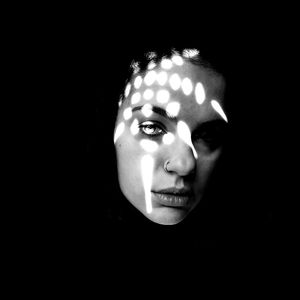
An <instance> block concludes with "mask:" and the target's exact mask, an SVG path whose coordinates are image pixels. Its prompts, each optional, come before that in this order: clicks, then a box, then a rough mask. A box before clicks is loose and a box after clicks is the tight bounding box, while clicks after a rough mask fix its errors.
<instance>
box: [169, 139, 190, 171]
mask: <svg viewBox="0 0 300 300" xmlns="http://www.w3.org/2000/svg"><path fill="white" fill-rule="evenodd" d="M195 168H196V158H195V156H194V154H193V151H192V148H191V147H190V146H189V145H188V144H186V143H185V142H184V141H183V140H182V139H180V138H178V139H176V141H175V142H174V143H173V144H172V145H171V149H170V156H169V164H168V171H169V172H175V173H177V174H178V175H179V176H188V175H191V174H193V173H194V171H195Z"/></svg>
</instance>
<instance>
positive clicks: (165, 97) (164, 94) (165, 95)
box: [156, 90, 170, 103]
mask: <svg viewBox="0 0 300 300" xmlns="http://www.w3.org/2000/svg"><path fill="white" fill-rule="evenodd" d="M169 99H170V92H169V91H168V90H160V91H158V92H157V94H156V100H157V102H158V103H167V102H168V101H169Z"/></svg>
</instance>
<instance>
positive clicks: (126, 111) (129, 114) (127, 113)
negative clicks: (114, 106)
mask: <svg viewBox="0 0 300 300" xmlns="http://www.w3.org/2000/svg"><path fill="white" fill-rule="evenodd" d="M123 117H124V119H125V120H129V119H130V118H131V117H132V109H131V107H127V108H125V109H124V112H123Z"/></svg>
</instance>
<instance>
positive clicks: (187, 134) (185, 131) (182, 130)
mask: <svg viewBox="0 0 300 300" xmlns="http://www.w3.org/2000/svg"><path fill="white" fill-rule="evenodd" d="M177 131H178V135H179V137H180V138H181V139H182V140H183V141H184V142H185V143H186V144H187V145H189V146H190V147H191V149H192V151H193V154H194V157H195V158H196V159H197V158H198V154H197V152H196V149H195V147H194V145H193V143H192V138H191V131H190V129H189V127H188V125H187V124H186V123H185V122H183V121H179V122H178V124H177Z"/></svg>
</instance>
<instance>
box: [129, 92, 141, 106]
mask: <svg viewBox="0 0 300 300" xmlns="http://www.w3.org/2000/svg"><path fill="white" fill-rule="evenodd" d="M140 100H141V94H140V93H139V92H137V93H134V94H133V95H132V97H131V104H137V103H138V102H139V101H140Z"/></svg>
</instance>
